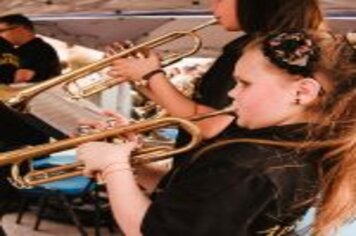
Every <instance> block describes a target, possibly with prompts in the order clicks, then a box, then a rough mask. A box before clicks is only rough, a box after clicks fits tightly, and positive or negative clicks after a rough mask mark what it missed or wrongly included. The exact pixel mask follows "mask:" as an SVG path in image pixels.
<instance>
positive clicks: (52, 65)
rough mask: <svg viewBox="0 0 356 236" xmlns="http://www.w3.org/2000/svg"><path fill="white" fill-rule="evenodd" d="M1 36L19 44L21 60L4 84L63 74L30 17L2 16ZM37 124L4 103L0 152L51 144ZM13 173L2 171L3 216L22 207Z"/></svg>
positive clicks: (0, 117) (0, 106) (0, 204)
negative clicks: (12, 177)
mask: <svg viewBox="0 0 356 236" xmlns="http://www.w3.org/2000/svg"><path fill="white" fill-rule="evenodd" d="M0 36H1V37H0V38H1V39H4V40H6V42H8V43H10V45H8V46H12V45H15V54H16V56H17V57H18V65H16V67H17V68H13V69H11V75H10V76H9V77H7V78H6V79H5V78H0V79H1V81H2V82H4V83H6V84H13V83H37V82H40V81H44V80H47V79H50V78H51V77H54V76H56V75H59V74H60V69H61V68H60V62H59V59H58V56H57V53H56V51H55V50H54V48H53V47H52V46H50V45H49V44H48V43H46V42H44V41H43V40H42V39H41V38H38V37H36V35H35V31H34V27H33V24H32V22H31V21H30V20H29V19H28V18H27V17H25V16H23V15H20V14H13V15H6V16H1V17H0ZM11 58H12V57H11ZM14 69H16V70H15V71H14ZM0 73H1V72H0ZM37 123H38V122H37V121H35V118H34V117H33V116H31V114H23V113H21V112H17V111H15V110H12V109H9V108H8V107H6V106H5V105H4V104H0V130H1V132H0V152H5V151H10V150H15V149H18V148H21V147H23V146H28V145H37V144H42V143H47V142H48V141H49V135H48V133H46V132H45V131H44V130H43V129H42V128H41V127H42V126H37ZM9 173H10V166H4V167H1V168H0V185H1V187H2V188H1V191H0V199H1V201H0V215H2V214H4V213H7V212H11V211H14V210H16V209H17V208H18V203H19V201H18V198H19V193H18V191H17V189H15V188H14V187H13V186H12V185H11V184H10V183H9V182H8V180H7V177H8V176H9Z"/></svg>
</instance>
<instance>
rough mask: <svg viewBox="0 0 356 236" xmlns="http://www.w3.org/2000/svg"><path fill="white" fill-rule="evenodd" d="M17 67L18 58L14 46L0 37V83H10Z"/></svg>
mask: <svg viewBox="0 0 356 236" xmlns="http://www.w3.org/2000/svg"><path fill="white" fill-rule="evenodd" d="M18 68H19V58H18V56H17V55H16V51H15V48H14V46H13V45H12V44H11V43H10V42H9V41H7V40H6V39H4V38H2V37H0V84H9V83H12V82H13V80H14V76H15V72H16V70H17V69H18Z"/></svg>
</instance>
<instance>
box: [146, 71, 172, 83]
mask: <svg viewBox="0 0 356 236" xmlns="http://www.w3.org/2000/svg"><path fill="white" fill-rule="evenodd" d="M159 73H163V74H164V75H165V74H166V72H165V71H164V70H163V69H156V70H152V71H150V72H148V73H147V74H145V75H144V76H142V79H143V80H146V81H148V80H150V79H151V78H152V76H154V75H155V74H159Z"/></svg>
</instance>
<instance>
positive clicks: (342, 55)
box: [313, 37, 356, 235]
mask: <svg viewBox="0 0 356 236" xmlns="http://www.w3.org/2000/svg"><path fill="white" fill-rule="evenodd" d="M319 45H320V47H321V49H322V53H321V59H320V60H319V63H318V68H317V70H319V71H321V72H323V73H324V74H326V75H327V78H328V79H329V80H330V83H331V84H332V90H331V91H330V92H328V93H325V94H324V95H323V97H322V99H321V101H320V103H319V104H318V106H315V107H314V108H313V110H315V111H316V112H318V113H319V114H321V115H322V117H323V118H322V119H320V121H319V122H318V123H319V125H318V126H317V127H315V129H314V130H313V131H314V133H313V135H314V136H315V138H317V139H325V138H326V137H328V138H331V139H332V140H333V141H331V142H330V144H329V147H330V148H329V151H328V152H327V153H326V155H324V156H323V157H322V159H321V160H320V161H321V166H323V167H324V168H322V169H321V171H322V189H321V198H320V199H319V202H318V205H317V216H316V220H315V222H314V227H313V230H314V233H316V234H320V235H327V234H328V233H329V232H330V230H333V229H337V228H338V227H339V226H340V225H342V224H343V223H344V222H345V221H346V220H348V219H350V218H351V217H353V216H354V215H355V214H356V205H355V202H356V159H355V158H356V136H355V134H356V106H355V104H356V55H355V54H356V53H355V51H354V49H353V48H352V47H351V45H350V44H349V43H348V41H347V40H346V38H345V37H337V38H333V40H327V39H326V40H325V39H320V40H319Z"/></svg>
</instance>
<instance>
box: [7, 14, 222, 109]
mask: <svg viewBox="0 0 356 236" xmlns="http://www.w3.org/2000/svg"><path fill="white" fill-rule="evenodd" d="M217 22H218V21H217V20H216V19H213V20H209V21H208V22H206V23H203V24H201V25H198V26H196V27H194V28H193V29H190V30H186V31H175V32H171V33H168V34H166V35H162V36H160V37H158V38H155V39H152V40H149V41H147V42H144V43H142V44H139V45H136V46H133V47H130V48H128V49H126V50H123V51H120V52H118V53H116V54H114V55H112V56H110V57H107V58H104V59H102V60H99V61H97V62H94V63H92V64H89V65H87V66H84V67H81V68H79V69H77V70H74V71H71V72H69V73H66V74H64V75H60V76H57V77H54V78H52V79H50V80H47V81H44V82H41V83H38V84H36V85H33V86H31V87H28V88H24V89H12V88H9V87H0V103H3V104H5V105H6V106H8V107H13V108H17V109H20V110H21V109H23V108H24V107H25V105H26V102H28V101H29V99H31V98H32V97H34V96H36V95H37V94H39V93H41V92H43V91H45V90H47V89H50V88H52V87H54V86H57V85H60V84H63V83H65V84H68V83H70V82H73V81H75V80H77V79H79V78H82V77H85V76H87V75H90V74H91V73H94V72H97V71H99V70H102V69H104V68H106V67H108V66H110V64H111V63H112V62H113V61H115V60H116V59H119V58H124V57H127V56H130V55H132V54H136V53H139V52H141V51H144V50H147V49H152V48H155V47H158V46H161V45H163V44H166V43H169V42H172V41H174V40H176V39H179V38H182V37H185V36H191V37H192V38H193V39H194V41H195V46H194V47H193V48H192V50H190V51H188V52H186V53H182V54H178V55H177V56H175V57H171V58H169V59H167V60H168V61H166V62H164V64H165V65H167V64H170V63H173V62H176V61H177V60H179V59H181V58H183V57H186V56H189V55H191V54H193V53H195V52H196V51H197V50H198V49H199V48H200V47H201V39H200V38H199V37H198V36H197V35H196V31H198V30H201V29H203V28H205V27H207V26H211V25H214V24H216V23H217ZM117 83H118V82H116V81H115V80H110V81H109V82H108V81H107V82H104V84H98V85H96V86H91V89H89V90H90V94H89V95H92V94H93V93H97V92H100V91H102V90H104V89H108V88H110V87H112V86H114V85H116V84H117ZM64 89H65V90H66V88H64ZM69 93H70V92H69ZM89 95H88V94H84V93H80V95H75V94H72V95H71V96H72V97H76V98H78V97H81V96H89Z"/></svg>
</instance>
